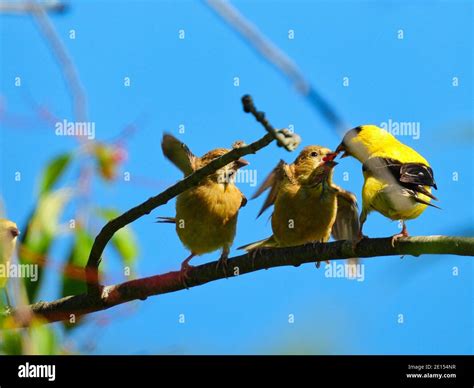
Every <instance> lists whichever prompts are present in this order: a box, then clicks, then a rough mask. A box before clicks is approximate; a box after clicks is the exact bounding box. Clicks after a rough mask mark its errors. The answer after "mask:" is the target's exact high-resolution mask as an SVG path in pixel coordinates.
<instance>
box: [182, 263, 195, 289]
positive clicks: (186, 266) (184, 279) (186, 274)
mask: <svg viewBox="0 0 474 388" xmlns="http://www.w3.org/2000/svg"><path fill="white" fill-rule="evenodd" d="M193 257H194V255H191V256H189V257H188V258H187V259H186V260H184V261H183V262H182V263H181V269H180V271H179V276H180V278H181V283H183V286H184V287H185V288H186V289H187V290H189V285H188V283H187V280H188V279H189V270H190V269H192V268H194V266H192V265H190V264H189V261H190V260H191V259H192V258H193Z"/></svg>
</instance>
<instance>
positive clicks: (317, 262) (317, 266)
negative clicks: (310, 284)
mask: <svg viewBox="0 0 474 388" xmlns="http://www.w3.org/2000/svg"><path fill="white" fill-rule="evenodd" d="M324 261H325V262H326V264H330V261H329V260H324ZM316 268H317V269H319V268H321V261H316Z"/></svg>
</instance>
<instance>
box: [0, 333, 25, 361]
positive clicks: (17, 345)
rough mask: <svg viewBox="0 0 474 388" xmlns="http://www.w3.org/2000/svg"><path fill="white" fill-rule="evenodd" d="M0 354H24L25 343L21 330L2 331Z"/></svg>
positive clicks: (0, 335) (0, 334)
mask: <svg viewBox="0 0 474 388" xmlns="http://www.w3.org/2000/svg"><path fill="white" fill-rule="evenodd" d="M0 354H8V355H15V356H19V355H21V354H23V344H22V339H21V332H20V331H19V330H11V329H3V330H2V332H1V333H0Z"/></svg>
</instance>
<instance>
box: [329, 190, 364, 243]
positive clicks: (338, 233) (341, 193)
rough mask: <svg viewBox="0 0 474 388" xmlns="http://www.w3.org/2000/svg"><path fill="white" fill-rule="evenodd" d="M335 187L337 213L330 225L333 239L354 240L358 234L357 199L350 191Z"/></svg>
mask: <svg viewBox="0 0 474 388" xmlns="http://www.w3.org/2000/svg"><path fill="white" fill-rule="evenodd" d="M334 187H335V188H336V189H337V214H336V221H335V222H334V225H333V226H332V236H333V237H334V239H335V240H355V239H356V238H357V236H358V235H359V209H358V206H357V199H356V197H355V195H354V194H352V193H351V192H350V191H346V190H344V189H342V188H341V187H339V186H336V185H334Z"/></svg>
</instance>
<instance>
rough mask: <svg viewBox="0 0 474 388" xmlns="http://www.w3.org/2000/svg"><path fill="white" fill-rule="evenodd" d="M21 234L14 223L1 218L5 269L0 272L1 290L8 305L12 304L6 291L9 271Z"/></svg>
mask: <svg viewBox="0 0 474 388" xmlns="http://www.w3.org/2000/svg"><path fill="white" fill-rule="evenodd" d="M19 234H20V231H19V230H18V227H17V226H16V224H15V223H14V222H13V221H10V220H7V219H5V218H0V265H1V266H2V267H3V268H4V270H3V271H0V289H3V290H4V292H5V296H6V299H7V303H8V304H10V301H9V298H8V293H7V289H6V285H7V281H8V273H7V271H8V267H9V265H10V262H11V259H12V256H13V252H14V251H15V246H16V238H17V237H18V236H19Z"/></svg>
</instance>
